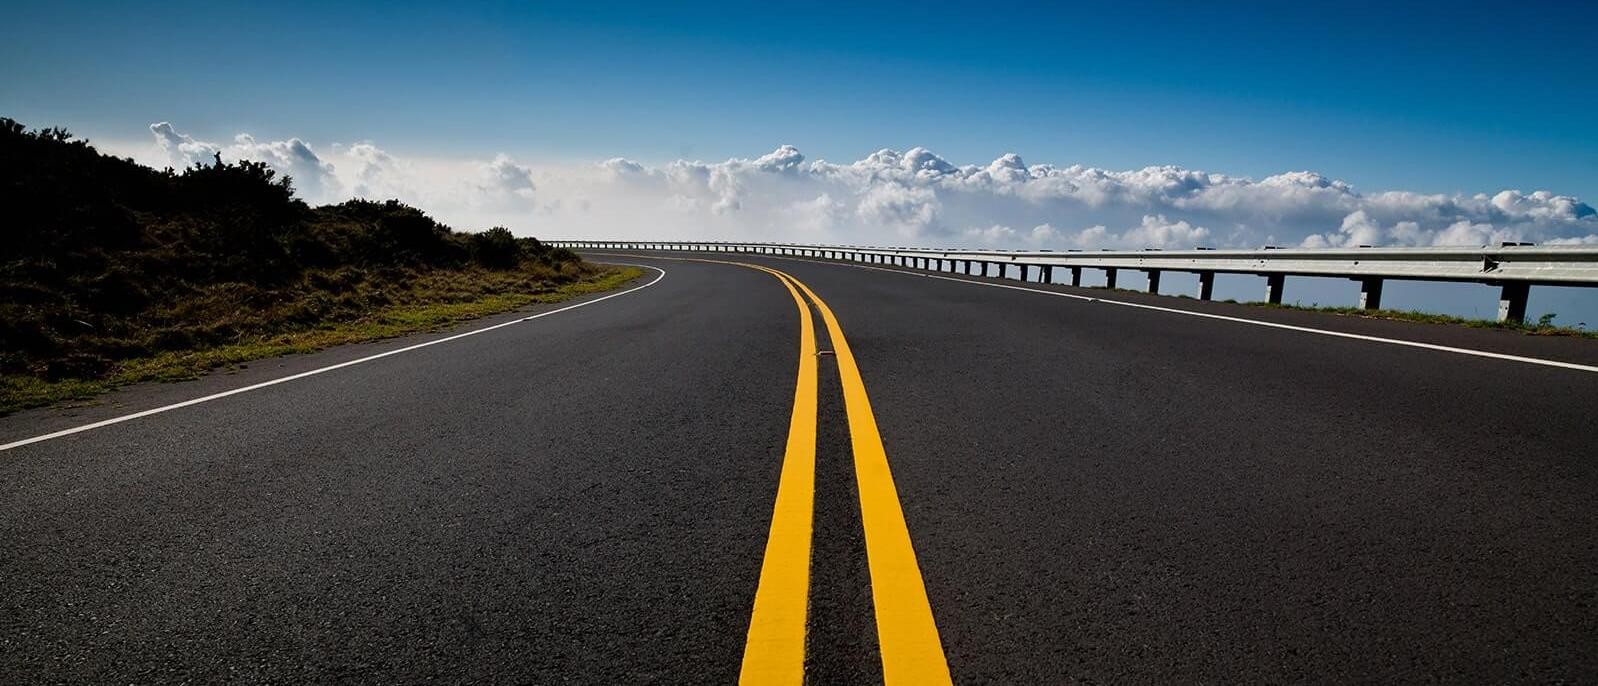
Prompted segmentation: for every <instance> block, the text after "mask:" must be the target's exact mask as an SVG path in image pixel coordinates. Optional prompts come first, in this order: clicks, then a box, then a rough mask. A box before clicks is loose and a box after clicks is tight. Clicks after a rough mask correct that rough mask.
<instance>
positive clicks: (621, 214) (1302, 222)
mask: <svg viewBox="0 0 1598 686" xmlns="http://www.w3.org/2000/svg"><path fill="white" fill-rule="evenodd" d="M150 131H151V133H152V134H153V135H154V136H155V146H154V147H153V148H151V149H148V150H146V151H138V150H135V151H118V152H123V153H124V154H129V153H131V155H132V156H133V157H134V158H135V159H138V160H139V161H141V162H145V163H147V164H152V165H155V166H168V165H170V166H173V167H178V168H182V167H186V166H189V165H191V164H194V163H197V162H198V163H209V162H210V160H211V159H212V157H213V155H215V154H218V153H220V154H221V155H222V157H223V158H224V159H227V160H246V159H247V160H253V161H260V162H265V163H266V164H268V165H270V166H271V167H272V168H273V169H275V170H277V171H278V172H279V173H282V174H288V175H290V176H292V177H293V179H294V184H295V188H296V189H297V190H298V192H299V194H300V195H301V197H303V198H305V199H306V200H307V201H309V202H314V203H326V202H339V201H342V200H345V199H348V198H356V197H358V198H366V199H373V200H378V199H388V198H398V199H400V200H402V201H404V202H406V203H408V204H412V205H415V206H417V207H420V208H422V209H423V210H425V211H427V212H429V213H431V214H433V215H435V216H437V217H438V218H439V219H440V220H441V221H444V222H445V223H448V224H451V225H453V226H455V227H456V228H460V229H468V230H478V229H483V228H487V227H488V226H493V225H500V226H506V227H508V228H510V229H512V230H513V231H515V232H516V233H518V234H520V235H536V236H540V237H546V238H613V239H630V238H636V239H646V238H647V239H655V238H675V239H682V240H695V239H704V240H713V239H726V240H783V241H801V242H827V243H853V244H894V245H918V246H988V247H1001V248H1051V249H1072V248H1077V249H1098V248H1166V249H1180V248H1192V247H1195V246H1211V247H1258V246H1260V245H1283V246H1287V245H1296V246H1305V247H1335V246H1356V245H1376V246H1429V245H1487V244H1494V243H1497V242H1501V241H1532V242H1536V243H1540V244H1594V245H1598V212H1595V211H1594V210H1593V208H1592V207H1591V206H1590V205H1587V204H1586V203H1583V202H1582V201H1581V200H1579V199H1577V198H1574V197H1571V196H1566V195H1558V194H1555V193H1552V192H1549V191H1544V190H1538V191H1534V192H1530V193H1523V192H1521V191H1519V190H1500V191H1497V192H1496V193H1492V194H1488V193H1477V194H1472V195H1466V194H1423V193H1413V192H1408V191H1382V192H1373V193H1360V192H1358V191H1356V190H1355V189H1354V188H1353V187H1352V186H1350V185H1349V184H1347V183H1344V182H1342V181H1339V180H1336V179H1330V178H1327V177H1325V176H1322V175H1320V174H1317V173H1314V172H1307V171H1304V172H1288V173H1283V174H1278V175H1275V176H1270V177H1266V178H1264V179H1260V180H1254V179H1249V178H1244V177H1238V176H1228V175H1225V174H1219V173H1213V172H1205V171H1198V170H1191V169H1184V168H1181V167H1174V166H1159V167H1146V168H1143V169H1137V170H1130V171H1110V170H1105V169H1097V168H1092V167H1085V166H1081V165H1072V166H1068V167H1057V166H1054V165H1049V164H1031V165H1029V164H1027V163H1025V162H1023V161H1022V158H1021V157H1020V156H1019V155H1016V154H1013V153H1012V154H1005V155H1002V156H1000V157H999V158H998V159H995V160H993V161H992V162H990V163H988V164H986V165H963V166H957V165H955V164H953V163H951V162H949V161H947V160H945V159H943V158H941V157H939V156H938V155H936V154H934V153H932V152H931V151H929V150H926V149H924V148H912V149H910V150H907V151H896V150H888V149H884V150H879V151H877V152H874V153H872V154H870V155H868V156H866V157H865V158H864V159H860V160H857V161H855V162H851V163H847V164H838V163H831V162H826V161H822V160H814V161H811V160H807V159H806V157H805V156H804V154H802V153H801V152H800V151H799V149H798V148H795V147H794V146H791V145H783V146H781V147H779V148H777V149H776V150H774V151H772V152H770V153H768V154H765V155H762V156H760V157H757V158H754V159H730V160H727V161H725V162H714V163H706V162H689V161H684V160H679V161H676V162H672V163H669V164H665V165H661V166H650V165H646V164H642V163H639V162H636V161H633V160H628V159H624V158H614V159H610V160H606V161H603V162H598V163H592V164H565V165H552V166H535V165H527V164H520V163H518V162H517V161H515V160H513V159H511V158H510V157H508V156H506V155H498V156H496V157H494V158H493V159H488V160H458V159H457V160H438V159H401V158H398V157H396V156H394V155H391V154H389V153H388V152H386V151H384V150H382V149H381V148H378V147H377V146H376V145H374V144H372V143H370V142H361V143H355V144H351V145H340V144H334V145H332V146H330V147H329V149H328V150H327V151H326V152H323V153H319V152H317V151H316V150H315V149H313V147H312V146H311V145H309V144H307V143H305V142H304V141H301V140H300V139H298V138H291V139H289V140H286V141H267V142H262V141H258V140H256V139H255V138H254V137H253V136H251V135H249V134H239V135H238V136H236V137H235V138H234V139H233V141H232V142H231V143H227V144H218V143H211V142H205V141H200V140H196V139H194V138H193V137H191V136H188V135H186V134H183V133H181V132H179V131H177V130H176V129H175V128H174V127H173V126H172V125H171V124H169V123H166V122H160V123H156V124H152V125H151V126H150Z"/></svg>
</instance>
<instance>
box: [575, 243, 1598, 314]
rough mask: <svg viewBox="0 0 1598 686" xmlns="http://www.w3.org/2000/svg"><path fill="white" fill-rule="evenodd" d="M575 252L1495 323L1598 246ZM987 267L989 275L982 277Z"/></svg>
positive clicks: (785, 247) (1573, 275) (1595, 276)
mask: <svg viewBox="0 0 1598 686" xmlns="http://www.w3.org/2000/svg"><path fill="white" fill-rule="evenodd" d="M549 244H550V245H555V246H559V247H565V248H575V249H612V250H667V251H680V252H724V253H745V254H763V255H792V256H799V257H812V258H818V259H828V260H840V261H847V262H861V263H867V264H890V265H895V266H900V267H907V268H911V269H925V270H929V271H937V272H946V273H954V274H968V275H980V276H990V275H992V276H1000V277H1003V276H1006V267H1008V266H1010V265H1015V266H1017V267H1019V270H1020V278H1021V280H1022V281H1029V280H1031V278H1030V272H1031V271H1032V268H1033V267H1036V268H1037V280H1038V281H1040V282H1045V283H1054V282H1055V281H1054V270H1055V269H1065V270H1069V271H1070V275H1071V281H1070V283H1071V285H1072V286H1081V285H1082V270H1084V269H1099V270H1102V271H1103V272H1104V274H1105V286H1106V287H1107V288H1114V287H1115V280H1116V274H1117V273H1118V271H1119V270H1122V269H1127V270H1136V271H1141V272H1144V273H1146V274H1147V275H1148V281H1149V285H1148V291H1149V292H1150V293H1158V292H1159V290H1160V275H1161V274H1162V273H1164V272H1184V273H1192V274H1197V275H1198V279H1199V292H1198V297H1199V298H1200V299H1203V300H1209V299H1210V298H1211V296H1212V294H1213V293H1214V289H1215V275H1216V274H1251V275H1255V276H1261V277H1264V279H1265V300H1266V301H1267V302H1270V303H1276V304H1280V303H1281V302H1282V288H1283V285H1284V283H1285V280H1286V278H1287V277H1288V276H1322V277H1334V278H1335V277H1341V278H1348V279H1353V280H1355V281H1358V282H1359V284H1360V289H1359V306H1360V307H1361V308H1364V309H1378V308H1380V307H1381V303H1382V284H1383V282H1384V281H1386V280H1388V279H1408V280H1417V281H1459V282H1470V283H1484V284H1489V285H1493V286H1498V287H1499V289H1500V290H1499V297H1498V320H1499V321H1512V322H1520V321H1524V320H1525V318H1526V299H1527V297H1528V296H1529V295H1530V292H1531V287H1532V286H1534V285H1539V284H1540V285H1557V286H1598V247H1595V246H1565V245H1558V246H1538V245H1531V244H1526V243H1514V244H1511V243H1506V244H1503V245H1500V246H1498V247H1447V248H1261V249H1258V250H1209V249H1204V248H1200V249H1196V250H1138V251H1129V250H1104V251H1098V252H1089V251H1077V250H1068V251H1064V252H1056V251H1051V250H1031V251H1021V250H962V249H936V248H903V247H877V246H858V245H805V244H799V243H737V242H705V241H693V242H685V241H549ZM990 268H991V269H992V270H993V271H997V274H989V271H990Z"/></svg>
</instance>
